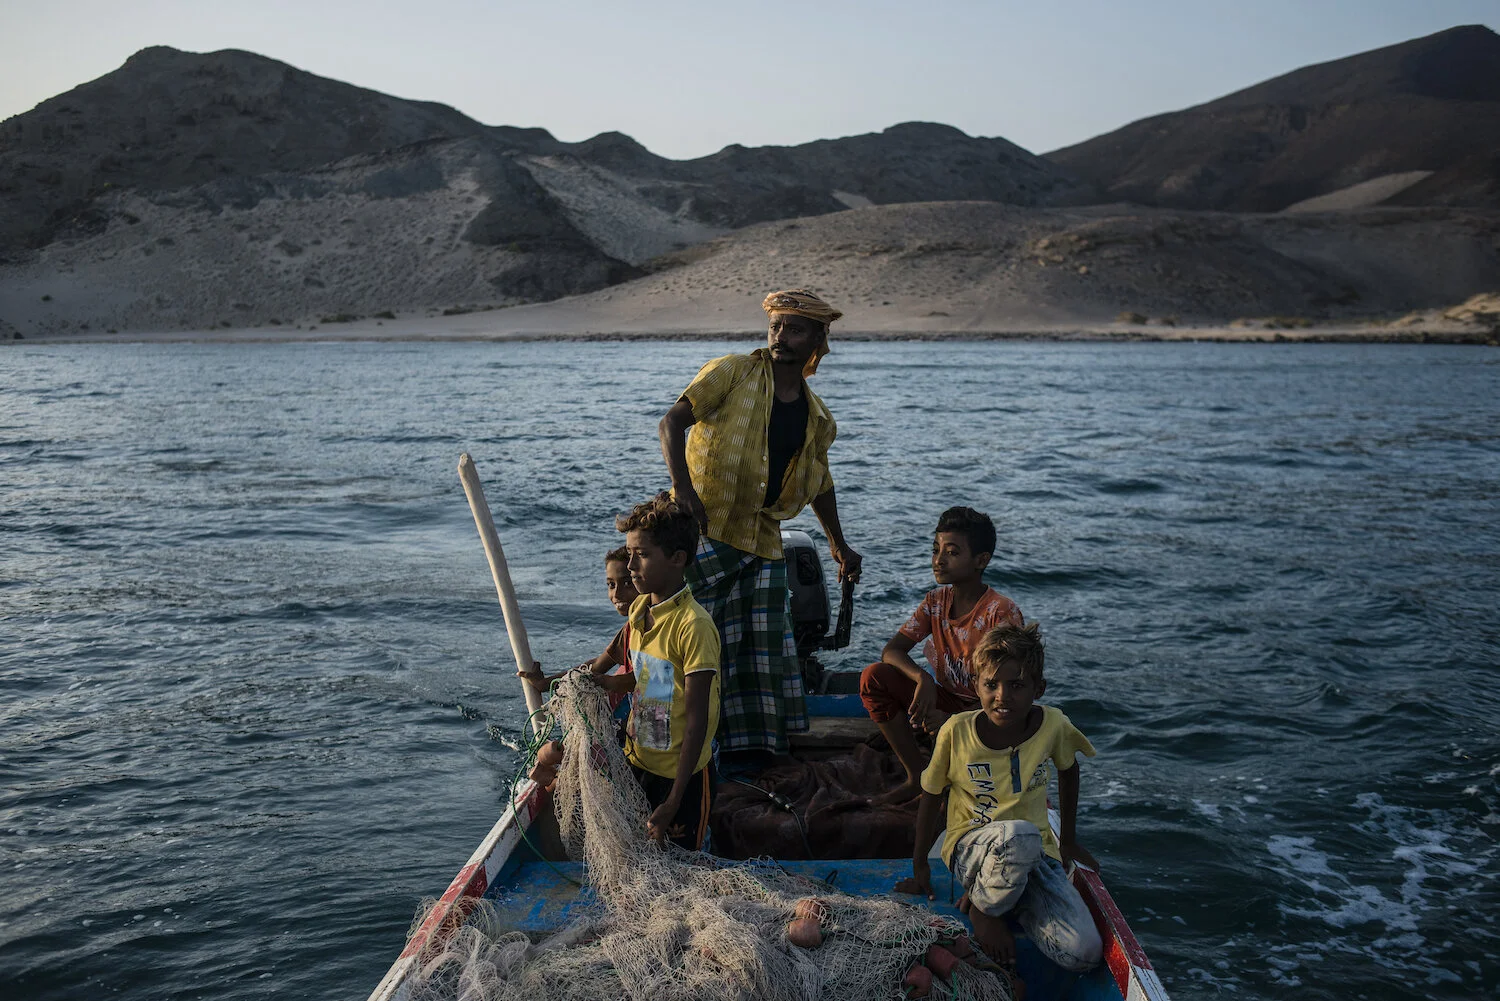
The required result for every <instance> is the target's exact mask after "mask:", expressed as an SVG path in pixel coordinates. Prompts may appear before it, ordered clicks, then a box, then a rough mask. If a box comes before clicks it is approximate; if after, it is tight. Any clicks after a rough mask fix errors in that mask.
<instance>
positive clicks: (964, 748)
mask: <svg viewBox="0 0 1500 1001" xmlns="http://www.w3.org/2000/svg"><path fill="white" fill-rule="evenodd" d="M1045 653H1046V651H1045V650H1044V648H1043V646H1042V637H1041V633H1040V632H1039V631H1038V630H1037V627H1036V625H1035V623H1033V624H1032V625H1029V626H998V627H996V628H995V629H992V630H990V631H989V632H988V633H986V634H985V636H984V638H983V639H981V640H980V641H979V645H978V646H977V647H975V649H974V654H973V659H972V663H973V667H974V681H975V687H976V688H977V690H978V692H979V705H980V708H978V709H976V710H974V711H972V712H963V713H957V714H955V715H954V716H952V717H950V718H949V720H948V722H947V723H945V724H943V728H942V729H941V730H940V731H938V736H937V741H936V744H935V746H934V748H933V752H932V761H931V763H930V764H928V766H927V770H926V771H924V772H923V773H922V802H921V805H920V806H919V807H918V810H917V840H916V850H915V852H914V853H913V854H914V857H913V859H912V877H913V878H912V879H911V880H909V881H906V880H903V881H902V883H900V884H898V885H897V887H896V888H897V889H898V890H903V891H905V892H908V893H925V894H927V895H928V896H929V897H931V896H933V892H932V871H931V867H930V866H929V864H928V862H927V851H928V849H929V848H931V847H932V841H933V838H934V837H935V836H936V834H937V820H938V809H939V807H940V805H941V804H942V797H943V793H944V792H947V794H948V830H947V835H946V837H944V839H943V861H945V862H947V863H948V868H950V869H951V870H952V871H953V873H954V875H955V876H957V877H958V879H959V881H960V882H961V883H963V887H964V899H963V900H961V901H960V902H959V906H960V908H961V909H963V910H964V911H965V912H966V913H967V914H968V916H969V920H970V921H971V922H972V923H973V925H974V938H975V940H976V941H977V942H978V943H979V945H980V947H981V948H983V949H984V951H985V952H986V953H988V954H989V955H990V957H991V958H993V959H996V960H999V961H1000V962H1003V963H1007V964H1010V963H1013V962H1014V959H1015V942H1014V940H1013V939H1012V937H1011V933H1010V928H1009V926H1008V925H1007V924H1006V918H1007V916H1008V915H1010V914H1012V913H1014V915H1015V917H1016V919H1017V920H1018V921H1019V922H1020V925H1021V927H1022V928H1024V929H1026V931H1027V933H1028V934H1029V935H1030V936H1031V938H1032V941H1034V942H1035V943H1036V945H1037V948H1038V949H1040V950H1041V952H1042V954H1043V955H1045V956H1046V957H1047V958H1048V959H1051V960H1052V961H1053V962H1055V963H1057V964H1058V965H1059V966H1062V967H1063V968H1065V969H1069V970H1076V971H1080V972H1081V971H1083V970H1087V969H1090V968H1091V967H1093V966H1094V965H1096V964H1097V963H1098V962H1099V960H1100V958H1101V957H1102V956H1103V953H1104V944H1103V942H1102V941H1101V940H1100V937H1099V932H1098V929H1096V928H1095V927H1094V920H1093V918H1092V916H1091V915H1090V914H1089V909H1088V906H1087V905H1086V904H1085V903H1084V902H1083V898H1082V897H1081V896H1079V894H1078V891H1077V890H1075V889H1073V885H1072V884H1071V883H1069V882H1068V877H1067V874H1066V872H1065V870H1064V868H1063V866H1064V865H1065V864H1066V863H1068V862H1071V861H1073V860H1075V859H1076V860H1078V861H1081V862H1083V863H1085V864H1087V865H1091V866H1095V867H1097V865H1098V863H1096V862H1095V861H1094V859H1093V856H1091V855H1089V853H1088V852H1086V851H1084V849H1083V848H1082V847H1081V846H1080V845H1079V844H1078V842H1077V840H1076V839H1075V826H1076V821H1077V816H1078V762H1077V759H1076V757H1075V755H1076V754H1078V753H1079V752H1082V753H1083V754H1085V755H1087V756H1088V757H1093V756H1094V747H1093V745H1092V744H1090V743H1089V740H1088V738H1087V737H1085V736H1084V735H1083V734H1082V733H1080V732H1079V731H1078V729H1077V728H1076V727H1074V726H1073V724H1072V723H1071V722H1070V721H1069V720H1068V717H1067V716H1065V715H1063V713H1062V712H1061V711H1060V710H1058V709H1055V708H1053V707H1052V706H1043V705H1037V704H1035V700H1036V699H1037V698H1039V697H1041V695H1042V694H1043V693H1044V692H1045V691H1046V690H1047V681H1046V679H1045V678H1044V677H1043V673H1042V671H1043V667H1044V665H1045ZM1048 761H1051V762H1052V763H1053V764H1054V765H1055V766H1056V768H1057V792H1058V800H1059V803H1058V812H1059V814H1060V815H1061V820H1062V824H1061V828H1062V830H1061V834H1062V837H1061V840H1060V841H1059V840H1058V839H1055V838H1054V837H1053V835H1052V826H1051V825H1050V824H1049V823H1048V822H1047V762H1048Z"/></svg>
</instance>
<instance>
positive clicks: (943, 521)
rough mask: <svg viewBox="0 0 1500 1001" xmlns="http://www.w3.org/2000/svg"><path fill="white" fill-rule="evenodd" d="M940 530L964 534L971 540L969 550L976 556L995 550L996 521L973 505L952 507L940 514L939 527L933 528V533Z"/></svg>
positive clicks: (991, 552)
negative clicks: (972, 506)
mask: <svg viewBox="0 0 1500 1001" xmlns="http://www.w3.org/2000/svg"><path fill="white" fill-rule="evenodd" d="M938 532H957V533H958V534H960V535H962V536H963V537H964V538H965V539H967V540H969V552H970V553H972V554H973V555H975V556H978V555H979V554H980V553H990V554H993V553H994V552H995V523H994V522H993V521H990V516H989V515H987V514H985V513H984V512H983V511H976V510H974V509H973V508H971V507H950V508H949V509H948V510H946V511H944V512H943V513H942V514H941V515H939V516H938V523H937V528H935V529H933V534H934V535H936V534H937V533H938Z"/></svg>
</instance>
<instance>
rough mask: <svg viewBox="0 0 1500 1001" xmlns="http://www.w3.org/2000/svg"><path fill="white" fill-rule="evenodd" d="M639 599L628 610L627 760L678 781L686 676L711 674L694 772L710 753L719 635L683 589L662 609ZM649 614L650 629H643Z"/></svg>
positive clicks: (716, 716)
mask: <svg viewBox="0 0 1500 1001" xmlns="http://www.w3.org/2000/svg"><path fill="white" fill-rule="evenodd" d="M649 602H650V598H649V597H647V596H646V595H641V596H640V597H638V598H636V599H635V603H634V604H632V605H631V606H630V626H629V643H630V648H629V650H628V651H627V656H628V659H629V662H630V665H629V666H630V669H631V671H632V672H633V673H634V674H635V691H634V692H633V693H632V694H631V706H630V720H629V722H627V723H626V725H625V757H626V758H627V759H628V760H629V761H630V763H631V764H633V765H635V766H636V767H638V768H643V769H645V770H646V771H648V772H651V773H652V774H654V775H660V776H662V777H664V778H669V779H670V778H675V777H676V776H677V759H678V758H679V757H680V756H681V754H682V741H683V739H684V738H685V737H686V735H687V676H688V675H689V674H696V673H698V672H699V671H712V672H713V680H712V682H711V683H710V686H709V692H708V727H707V730H706V732H705V733H704V737H703V750H702V751H700V752H699V754H698V763H697V767H695V768H694V769H693V771H694V772H697V771H699V770H701V769H702V768H703V766H704V765H706V764H708V759H709V757H710V755H712V753H713V739H714V734H715V732H717V730H718V727H719V630H718V628H717V627H715V626H714V620H713V619H712V618H710V617H709V614H708V612H706V611H705V610H704V609H703V606H702V605H700V604H698V602H697V601H695V600H693V592H692V591H691V590H689V589H688V588H687V587H683V589H682V590H680V591H678V592H677V593H676V594H674V595H673V596H672V597H670V598H668V599H667V600H666V601H664V602H662V603H661V604H660V605H655V606H651V605H650V604H649ZM648 607H649V608H650V612H651V618H652V622H651V628H650V629H647V628H646V611H647V609H648Z"/></svg>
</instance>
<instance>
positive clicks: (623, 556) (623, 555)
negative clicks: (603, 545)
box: [604, 546, 630, 563]
mask: <svg viewBox="0 0 1500 1001" xmlns="http://www.w3.org/2000/svg"><path fill="white" fill-rule="evenodd" d="M604 562H605V563H629V562H630V553H629V552H627V551H626V549H625V547H624V546H616V547H615V548H613V549H611V550H610V551H609V552H607V553H605V554H604Z"/></svg>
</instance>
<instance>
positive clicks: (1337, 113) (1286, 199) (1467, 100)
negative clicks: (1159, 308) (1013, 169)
mask: <svg viewBox="0 0 1500 1001" xmlns="http://www.w3.org/2000/svg"><path fill="white" fill-rule="evenodd" d="M1497 150H1500V36H1497V35H1496V34H1495V33H1494V32H1492V31H1490V30H1489V29H1488V28H1485V27H1481V26H1468V27H1458V28H1452V29H1449V30H1447V31H1443V32H1439V33H1437V34H1435V35H1429V36H1427V37H1425V38H1418V39H1414V40H1412V41H1408V42H1403V43H1401V44H1399V45H1392V46H1388V47H1386V48H1382V49H1376V50H1373V51H1371V52H1365V53H1361V54H1359V55H1355V56H1350V57H1348V58H1346V59H1339V60H1335V61H1333V62H1328V63H1322V64H1319V65H1315V66H1308V67H1305V68H1303V69H1299V70H1296V71H1295V72H1292V73H1287V74H1285V75H1284V76H1279V77H1276V78H1275V79H1272V80H1268V81H1265V82H1264V83H1260V84H1257V85H1255V86H1253V87H1249V88H1246V89H1245V90H1241V91H1238V92H1236V93H1233V94H1230V95H1228V96H1226V97H1221V98H1219V99H1218V100H1215V101H1211V102H1209V103H1207V104H1203V105H1199V106H1197V107H1194V108H1189V109H1187V110H1185V111H1177V112H1172V113H1169V114H1165V115H1157V116H1155V117H1152V118H1147V119H1143V120H1141V121H1138V122H1134V123H1132V124H1130V125H1127V126H1125V127H1124V128H1122V129H1118V130H1116V131H1114V132H1111V133H1108V134H1107V135H1103V136H1099V137H1097V138H1094V139H1090V140H1088V141H1087V142H1084V143H1080V144H1078V145H1076V146H1069V147H1067V148H1065V149H1060V150H1056V151H1055V152H1052V153H1049V154H1047V159H1049V160H1051V161H1052V162H1053V163H1055V164H1057V165H1058V166H1060V167H1062V168H1063V169H1064V170H1066V171H1068V172H1069V173H1071V174H1073V175H1074V176H1076V177H1078V178H1080V179H1082V180H1084V181H1086V182H1089V183H1092V184H1094V185H1096V186H1097V187H1098V188H1099V189H1100V190H1101V191H1102V192H1103V194H1104V197H1105V198H1106V199H1107V200H1111V201H1113V200H1120V201H1131V202H1136V203H1139V204H1143V205H1156V206H1162V207H1170V208H1186V209H1217V210H1230V211H1250V212H1266V211H1278V210H1280V209H1283V208H1286V207H1287V206H1289V205H1292V204H1294V203H1297V202H1302V201H1304V200H1306V199H1310V198H1313V197H1315V196H1320V195H1325V194H1329V193H1331V192H1335V191H1338V190H1339V189H1344V188H1348V187H1350V186H1351V185H1355V184H1359V183H1362V182H1368V181H1371V180H1374V179H1376V178H1380V177H1383V176H1385V175H1392V174H1408V173H1412V172H1417V171H1430V172H1433V176H1431V177H1429V178H1428V179H1427V180H1426V181H1421V182H1418V183H1415V184H1413V185H1412V186H1411V187H1410V188H1409V189H1407V190H1406V191H1404V192H1402V193H1401V196H1404V197H1401V196H1398V197H1400V200H1401V203H1402V204H1408V205H1417V204H1445V205H1471V206H1489V207H1500V198H1497V197H1496V191H1497V187H1500V185H1497V183H1496V179H1497V177H1500V175H1497V174H1496V173H1495V161H1494V158H1493V154H1495V153H1496V151H1497Z"/></svg>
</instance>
